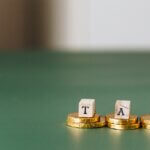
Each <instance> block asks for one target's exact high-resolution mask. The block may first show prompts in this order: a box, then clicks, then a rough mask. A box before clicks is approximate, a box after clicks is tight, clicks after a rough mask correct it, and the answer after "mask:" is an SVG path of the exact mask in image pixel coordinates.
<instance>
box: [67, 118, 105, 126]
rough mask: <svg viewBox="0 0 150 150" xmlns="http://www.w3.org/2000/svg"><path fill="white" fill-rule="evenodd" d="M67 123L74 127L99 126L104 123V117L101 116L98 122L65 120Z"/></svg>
mask: <svg viewBox="0 0 150 150" xmlns="http://www.w3.org/2000/svg"><path fill="white" fill-rule="evenodd" d="M67 125H68V126H71V127H75V128H101V127H104V126H105V125H106V119H105V117H103V116H101V117H100V120H99V121H98V122H91V123H81V122H79V123H76V122H72V121H68V120H67Z"/></svg>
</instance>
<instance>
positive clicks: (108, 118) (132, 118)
mask: <svg viewBox="0 0 150 150" xmlns="http://www.w3.org/2000/svg"><path fill="white" fill-rule="evenodd" d="M137 120H138V117H137V116H136V115H130V117H129V119H116V118H115V117H114V113H111V114H108V115H106V121H107V122H108V123H112V124H118V125H123V124H129V123H131V124H132V123H136V122H137Z"/></svg>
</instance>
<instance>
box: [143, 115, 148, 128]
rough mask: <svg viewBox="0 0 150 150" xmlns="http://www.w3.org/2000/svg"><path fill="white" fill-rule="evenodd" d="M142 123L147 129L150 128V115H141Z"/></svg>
mask: <svg viewBox="0 0 150 150" xmlns="http://www.w3.org/2000/svg"><path fill="white" fill-rule="evenodd" d="M141 125H142V127H143V128H145V129H150V115H143V116H141Z"/></svg>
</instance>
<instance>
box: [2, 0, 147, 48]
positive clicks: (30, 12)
mask: <svg viewBox="0 0 150 150" xmlns="http://www.w3.org/2000/svg"><path fill="white" fill-rule="evenodd" d="M149 6H150V1H148V0H126V1H120V0H113V1H112V0H30V1H27V0H13V1H12V0H1V1H0V49H1V50H4V49H10V48H11V50H14V49H16V48H34V49H35V50H36V48H49V49H52V48H53V49H56V50H67V51H94V50H96V51H101V50H106V51H107V50H109V51H110V50H120V51H121V50H124V49H126V50H127V49H128V50H136V51H137V50H139V51H140V50H141V49H142V50H149V48H150V28H149V27H150V19H149V18H150V9H149Z"/></svg>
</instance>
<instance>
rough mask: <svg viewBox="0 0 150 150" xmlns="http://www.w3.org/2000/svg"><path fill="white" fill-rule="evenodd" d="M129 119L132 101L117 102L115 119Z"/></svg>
mask: <svg viewBox="0 0 150 150" xmlns="http://www.w3.org/2000/svg"><path fill="white" fill-rule="evenodd" d="M129 117H130V101H129V100H117V101H116V104H115V118H116V119H129Z"/></svg>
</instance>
